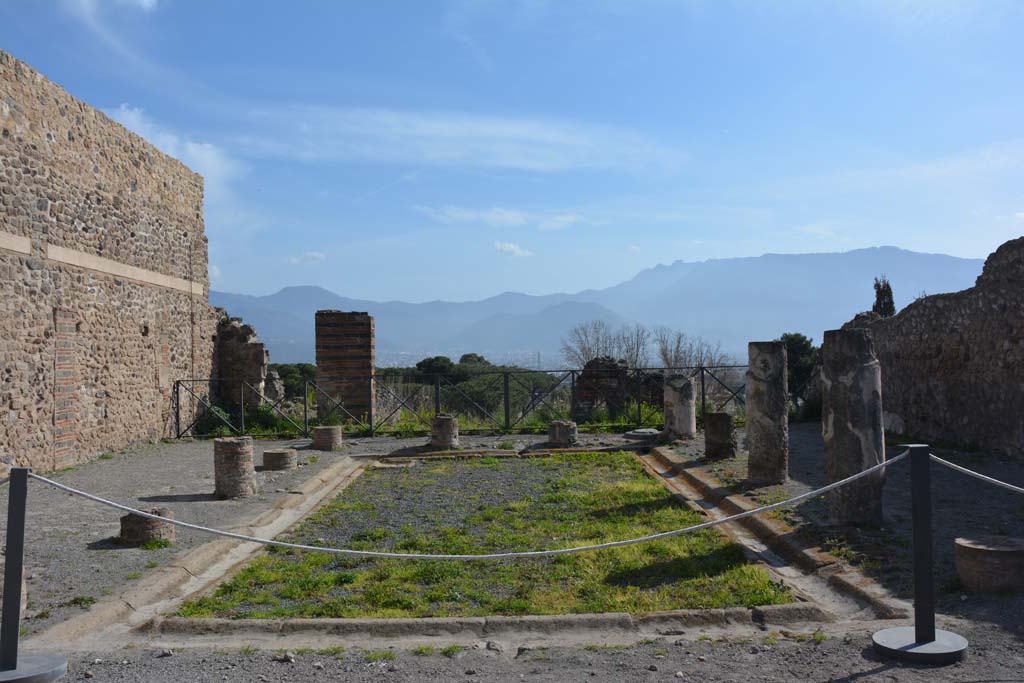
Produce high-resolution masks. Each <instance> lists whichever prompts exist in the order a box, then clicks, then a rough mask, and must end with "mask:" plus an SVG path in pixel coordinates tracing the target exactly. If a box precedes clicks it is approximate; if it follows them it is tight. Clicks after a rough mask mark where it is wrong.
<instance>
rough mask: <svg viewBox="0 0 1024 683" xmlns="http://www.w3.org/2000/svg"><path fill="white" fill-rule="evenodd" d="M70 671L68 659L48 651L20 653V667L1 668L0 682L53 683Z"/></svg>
mask: <svg viewBox="0 0 1024 683" xmlns="http://www.w3.org/2000/svg"><path fill="white" fill-rule="evenodd" d="M67 672H68V660H67V658H66V657H63V656H61V655H54V654H50V653H47V652H26V653H24V654H19V655H18V668H17V669H7V670H6V671H2V670H0V682H3V683H7V682H8V681H10V682H11V683H14V682H17V683H51V681H56V680H58V679H59V678H61V677H62V676H64V674H66V673H67Z"/></svg>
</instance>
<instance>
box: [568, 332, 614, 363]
mask: <svg viewBox="0 0 1024 683" xmlns="http://www.w3.org/2000/svg"><path fill="white" fill-rule="evenodd" d="M616 336H617V335H616V334H615V333H614V332H613V331H612V328H611V327H610V326H609V325H608V323H606V322H605V321H603V320H588V321H587V322H581V323H577V324H575V325H573V326H572V327H571V328H570V329H569V332H568V334H567V336H565V337H563V338H562V357H563V358H565V362H566V363H568V364H569V365H570V366H571V367H575V368H582V367H583V366H584V365H586V364H587V363H589V362H590V361H592V360H594V359H595V358H599V357H601V356H616V355H618V350H619V349H618V340H617V339H616Z"/></svg>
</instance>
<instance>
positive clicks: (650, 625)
mask: <svg viewBox="0 0 1024 683" xmlns="http://www.w3.org/2000/svg"><path fill="white" fill-rule="evenodd" d="M829 621H833V619H832V617H831V616H830V615H828V614H826V613H825V612H824V611H823V610H822V609H821V608H819V607H816V606H814V605H808V604H789V605H769V606H765V607H756V608H754V609H746V608H742V607H735V608H727V609H703V610H701V609H692V610H670V611H665V612H652V613H649V614H642V615H637V616H631V615H630V614H627V613H625V612H604V613H598V614H555V615H527V616H492V617H426V618H418V619H412V618H398V619H213V618H211V619H201V618H185V617H166V618H160V619H155V620H153V621H152V622H151V623H150V624H149V626H148V629H147V630H149V631H150V632H152V633H154V634H158V635H164V636H168V635H169V636H194V637H201V636H209V635H249V636H260V635H263V636H283V635H301V634H309V635H315V636H318V637H319V636H350V637H353V636H359V637H365V638H395V637H433V636H472V637H476V638H481V639H484V638H495V637H513V636H522V635H527V634H529V635H538V634H547V635H555V634H559V633H565V632H575V633H578V632H588V631H592V632H601V633H608V632H610V631H615V632H620V633H632V634H635V635H638V636H639V635H643V634H645V633H647V634H650V633H657V634H661V635H666V634H673V633H678V632H679V631H680V630H681V629H683V628H690V629H693V628H705V627H724V626H734V625H753V624H780V625H781V624H795V623H804V622H829Z"/></svg>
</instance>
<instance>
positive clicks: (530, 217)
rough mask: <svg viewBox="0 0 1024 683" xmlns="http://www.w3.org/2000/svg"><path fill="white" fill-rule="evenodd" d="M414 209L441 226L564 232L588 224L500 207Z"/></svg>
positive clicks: (568, 217) (572, 216) (571, 215)
mask: <svg viewBox="0 0 1024 683" xmlns="http://www.w3.org/2000/svg"><path fill="white" fill-rule="evenodd" d="M413 209H415V210H416V211H419V212H420V213H422V214H423V215H425V216H427V217H429V218H431V219H432V220H435V221H438V222H439V223H482V224H484V225H489V226H491V227H496V228H518V227H521V226H524V225H536V226H537V229H538V230H545V231H548V230H564V229H565V228H568V227H569V226H571V225H575V224H577V223H585V222H587V221H586V219H585V218H583V217H582V216H579V215H577V214H574V213H552V214H545V213H535V212H531V211H523V210H520V209H506V208H503V207H500V206H496V207H493V208H490V209H470V208H466V207H463V206H450V205H449V206H441V207H433V206H420V205H418V206H414V207H413Z"/></svg>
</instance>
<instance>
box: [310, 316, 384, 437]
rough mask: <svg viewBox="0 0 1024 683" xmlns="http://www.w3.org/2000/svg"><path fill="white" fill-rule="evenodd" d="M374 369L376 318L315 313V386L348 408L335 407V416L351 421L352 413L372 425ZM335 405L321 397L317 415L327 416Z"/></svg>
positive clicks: (318, 402) (374, 396) (318, 401)
mask: <svg viewBox="0 0 1024 683" xmlns="http://www.w3.org/2000/svg"><path fill="white" fill-rule="evenodd" d="M375 367H376V356H375V351H374V323H373V316H371V315H369V314H368V313H357V312H352V313H348V312H344V311H317V312H316V383H317V386H319V387H320V389H322V390H323V391H324V392H325V393H327V394H328V395H329V396H330V397H331V398H333V399H334V400H335V401H338V402H339V403H340V404H341V405H342V406H344V408H345V410H344V411H342V409H341V408H340V407H339V408H334V412H333V413H332V415H335V416H337V417H339V418H340V419H342V420H348V419H351V418H350V417H349V415H348V414H351V416H353V417H355V418H356V419H358V420H359V421H361V422H363V423H364V424H368V423H369V421H370V420H371V419H372V416H373V410H374V404H375V398H376V394H375V390H374V384H373V382H374V373H375ZM333 406H334V404H333V403H330V402H329V401H327V400H326V399H324V398H323V397H320V398H319V399H318V400H317V414H318V415H319V416H320V417H325V416H326V415H327V414H328V412H330V411H331V409H332V407H333ZM346 411H347V413H348V414H347V413H346Z"/></svg>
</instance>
